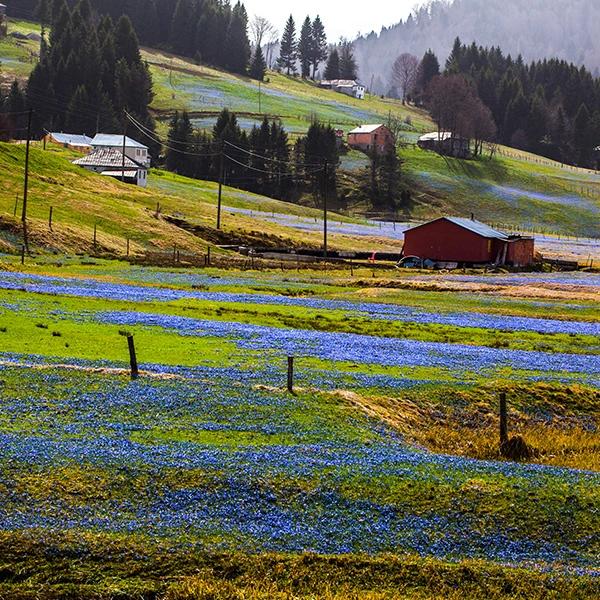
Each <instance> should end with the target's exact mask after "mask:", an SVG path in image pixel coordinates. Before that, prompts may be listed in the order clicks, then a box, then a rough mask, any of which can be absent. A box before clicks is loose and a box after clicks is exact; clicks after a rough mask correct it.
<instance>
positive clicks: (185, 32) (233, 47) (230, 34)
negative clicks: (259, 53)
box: [10, 0, 250, 73]
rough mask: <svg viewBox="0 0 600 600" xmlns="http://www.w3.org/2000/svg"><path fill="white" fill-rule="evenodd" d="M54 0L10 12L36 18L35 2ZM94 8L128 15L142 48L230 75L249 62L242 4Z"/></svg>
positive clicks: (130, 0)
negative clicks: (166, 52)
mask: <svg viewBox="0 0 600 600" xmlns="http://www.w3.org/2000/svg"><path fill="white" fill-rule="evenodd" d="M67 1H68V4H69V5H71V6H74V5H75V4H76V3H77V0H67ZM48 3H49V4H53V3H55V0H41V2H40V0H19V6H17V7H10V10H11V11H12V14H15V15H16V16H23V17H26V18H33V17H37V18H38V19H39V18H41V17H40V13H41V11H40V8H39V6H38V5H40V4H41V5H42V6H43V5H45V4H48ZM94 11H95V12H96V13H97V14H98V15H101V16H110V17H111V18H112V19H113V20H115V21H116V20H118V19H119V18H120V17H121V16H122V15H125V16H127V17H129V19H130V20H131V22H132V24H133V27H134V29H135V31H136V32H137V35H138V36H139V40H140V42H141V44H142V45H144V46H152V47H158V48H164V49H166V50H171V51H173V52H176V53H178V54H182V55H183V56H186V57H189V58H192V59H195V60H198V61H201V62H203V63H206V64H210V65H213V66H215V67H219V68H224V69H228V70H230V71H233V72H235V73H246V72H247V69H248V65H249V61H250V41H249V39H248V15H247V13H246V9H245V7H244V5H243V4H242V3H241V2H237V3H236V4H234V5H233V6H232V5H231V3H230V2H229V1H228V0H127V2H123V0H94Z"/></svg>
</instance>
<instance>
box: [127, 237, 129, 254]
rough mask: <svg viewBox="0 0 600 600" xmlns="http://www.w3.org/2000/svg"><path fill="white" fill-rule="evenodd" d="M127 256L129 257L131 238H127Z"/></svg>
mask: <svg viewBox="0 0 600 600" xmlns="http://www.w3.org/2000/svg"><path fill="white" fill-rule="evenodd" d="M127 256H129V238H127Z"/></svg>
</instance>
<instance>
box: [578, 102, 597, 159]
mask: <svg viewBox="0 0 600 600" xmlns="http://www.w3.org/2000/svg"><path fill="white" fill-rule="evenodd" d="M573 146H574V147H575V149H576V151H577V160H578V163H579V164H580V165H586V164H588V161H589V159H590V155H591V152H592V146H593V138H592V131H591V119H590V111H589V110H588V107H587V106H586V105H585V104H582V105H581V106H580V107H579V110H578V111H577V114H576V115H575V121H574V123H573Z"/></svg>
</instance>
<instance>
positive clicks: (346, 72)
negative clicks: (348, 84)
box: [340, 40, 358, 80]
mask: <svg viewBox="0 0 600 600" xmlns="http://www.w3.org/2000/svg"><path fill="white" fill-rule="evenodd" d="M357 77H358V67H357V65H356V59H355V58H354V46H353V45H352V42H349V41H348V40H342V44H341V49H340V79H352V80H355V79H356V78H357Z"/></svg>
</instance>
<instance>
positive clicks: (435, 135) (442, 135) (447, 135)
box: [419, 131, 453, 142]
mask: <svg viewBox="0 0 600 600" xmlns="http://www.w3.org/2000/svg"><path fill="white" fill-rule="evenodd" d="M452 137H453V136H452V132H451V131H433V132H431V133H426V134H425V135H422V136H421V137H420V138H419V141H420V142H429V141H434V142H443V141H444V140H449V139H451V138H452Z"/></svg>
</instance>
